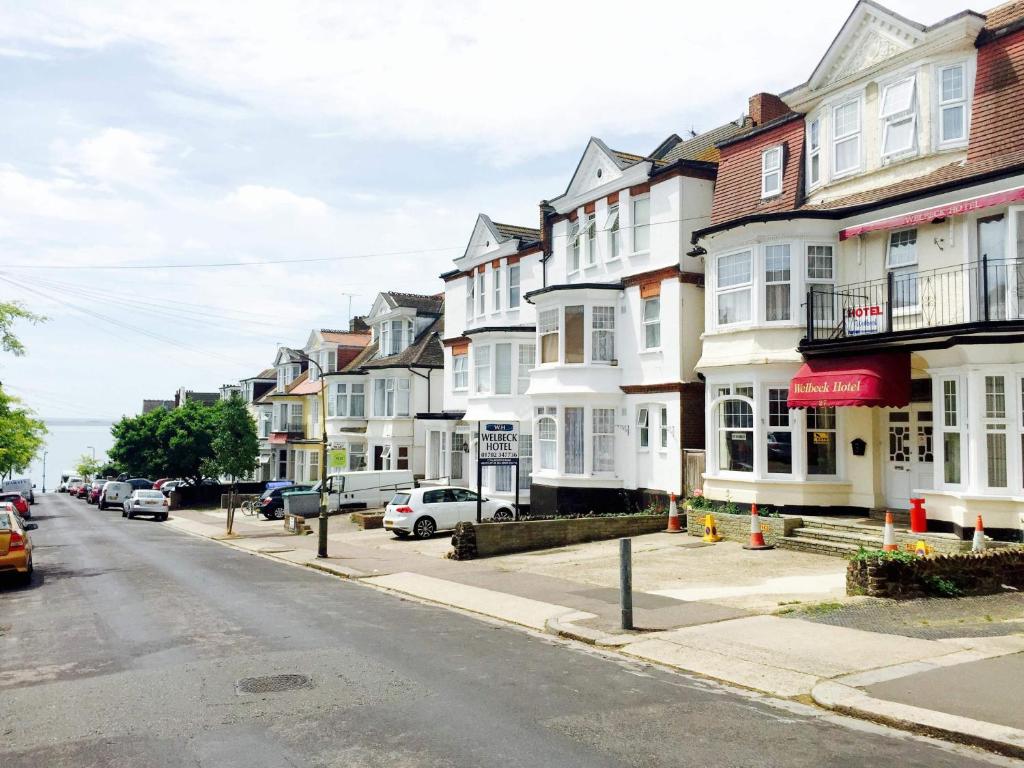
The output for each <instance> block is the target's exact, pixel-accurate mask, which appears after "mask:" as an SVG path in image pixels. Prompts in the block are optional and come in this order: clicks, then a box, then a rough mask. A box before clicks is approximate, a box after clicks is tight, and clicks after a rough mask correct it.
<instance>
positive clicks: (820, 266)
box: [807, 245, 832, 280]
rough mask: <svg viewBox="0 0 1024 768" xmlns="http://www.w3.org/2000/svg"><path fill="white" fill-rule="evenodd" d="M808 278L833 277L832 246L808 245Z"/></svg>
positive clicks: (828, 278)
mask: <svg viewBox="0 0 1024 768" xmlns="http://www.w3.org/2000/svg"><path fill="white" fill-rule="evenodd" d="M807 278H808V279H809V280H831V279H832V246H831V245H809V246H807Z"/></svg>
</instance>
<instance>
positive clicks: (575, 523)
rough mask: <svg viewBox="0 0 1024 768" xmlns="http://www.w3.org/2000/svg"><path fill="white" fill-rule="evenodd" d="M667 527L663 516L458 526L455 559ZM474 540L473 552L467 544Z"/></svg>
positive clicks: (563, 544) (508, 552)
mask: <svg viewBox="0 0 1024 768" xmlns="http://www.w3.org/2000/svg"><path fill="white" fill-rule="evenodd" d="M667 526H668V521H667V518H666V517H665V516H664V515H630V516H628V517H584V518H576V519H572V520H528V521H525V522H515V523H481V524H480V525H473V524H472V523H460V524H459V527H458V528H456V531H455V535H454V536H452V547H453V555H452V558H453V559H456V560H469V559H472V558H473V557H493V556H495V555H507V554H511V553H513V552H532V551H534V550H538V549H553V548H555V547H567V546H569V545H571V544H581V543H583V542H586V541H603V540H605V539H619V538H623V537H626V536H640V535H643V534H645V533H656V532H658V531H663V530H665V528H666V527H667ZM472 539H475V551H474V550H473V548H471V547H467V546H466V544H468V543H469V542H470V540H472Z"/></svg>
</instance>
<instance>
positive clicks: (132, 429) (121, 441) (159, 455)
mask: <svg viewBox="0 0 1024 768" xmlns="http://www.w3.org/2000/svg"><path fill="white" fill-rule="evenodd" d="M169 416H170V412H169V411H167V410H165V409H163V408H157V409H155V410H153V411H150V412H149V413H143V414H140V415H138V416H125V417H123V418H122V419H121V420H120V421H119V422H117V423H116V424H114V425H113V426H112V427H111V428H110V433H111V435H113V437H114V445H113V447H112V448H111V449H110V450H109V451H108V452H107V455H108V457H109V458H110V461H111V462H112V463H113V464H115V465H117V466H118V467H120V468H121V469H122V470H123V471H124V472H126V473H128V474H129V475H131V476H132V477H154V476H156V477H163V476H164V475H163V468H164V465H165V464H166V461H165V453H166V451H165V449H164V445H163V444H162V443H161V442H160V437H159V433H160V429H161V427H162V425H163V423H164V421H165V420H166V419H167V418H168V417H169Z"/></svg>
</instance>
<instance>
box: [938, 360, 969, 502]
mask: <svg viewBox="0 0 1024 768" xmlns="http://www.w3.org/2000/svg"><path fill="white" fill-rule="evenodd" d="M941 385H942V411H941V413H942V419H941V421H940V422H939V431H940V432H941V439H942V482H943V483H945V484H946V485H960V484H961V483H962V482H963V476H962V471H963V463H962V459H961V455H962V454H961V452H962V448H963V446H964V445H965V443H966V441H965V440H964V438H963V431H964V424H963V417H962V416H961V413H962V409H961V407H960V402H961V397H962V393H961V391H960V380H959V379H944V380H942V384H941Z"/></svg>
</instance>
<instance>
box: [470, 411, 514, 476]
mask: <svg viewBox="0 0 1024 768" xmlns="http://www.w3.org/2000/svg"><path fill="white" fill-rule="evenodd" d="M478 445H479V459H480V464H482V465H484V466H514V465H516V464H518V463H519V423H518V422H515V421H505V422H483V423H482V424H481V425H480V441H479V443H478Z"/></svg>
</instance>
